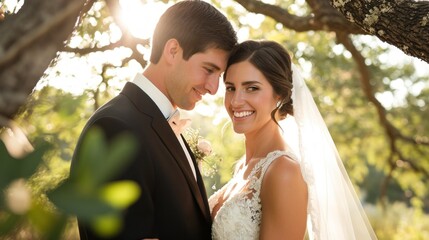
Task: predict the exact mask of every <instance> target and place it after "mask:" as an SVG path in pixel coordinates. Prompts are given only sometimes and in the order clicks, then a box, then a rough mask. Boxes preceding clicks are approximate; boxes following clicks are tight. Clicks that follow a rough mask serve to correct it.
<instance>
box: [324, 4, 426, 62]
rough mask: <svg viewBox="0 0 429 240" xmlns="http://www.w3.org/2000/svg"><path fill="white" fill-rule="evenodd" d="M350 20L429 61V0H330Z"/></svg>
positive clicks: (409, 52) (370, 32)
mask: <svg viewBox="0 0 429 240" xmlns="http://www.w3.org/2000/svg"><path fill="white" fill-rule="evenodd" d="M330 2H331V4H332V6H333V7H335V8H336V9H338V10H339V11H340V12H341V13H342V14H343V15H344V16H345V17H346V18H347V19H348V20H349V21H350V22H352V23H355V24H357V25H358V26H359V27H361V28H362V29H363V30H365V31H366V32H367V33H369V34H371V35H375V36H377V37H378V38H379V39H381V40H383V41H385V42H387V43H389V44H391V45H394V46H396V47H398V48H399V49H401V50H402V51H403V52H404V53H406V54H408V55H411V56H414V57H417V58H419V59H421V60H423V61H425V62H427V63H429V44H428V41H429V1H419V0H414V1H411V0H407V1H405V0H376V1H368V0H330Z"/></svg>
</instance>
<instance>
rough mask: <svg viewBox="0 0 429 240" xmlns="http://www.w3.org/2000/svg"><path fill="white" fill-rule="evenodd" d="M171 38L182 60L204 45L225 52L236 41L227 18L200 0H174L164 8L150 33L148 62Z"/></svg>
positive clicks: (204, 47)
mask: <svg viewBox="0 0 429 240" xmlns="http://www.w3.org/2000/svg"><path fill="white" fill-rule="evenodd" d="M172 38H174V39H176V40H177V41H178V42H179V44H180V46H181V47H182V49H183V58H184V59H185V60H188V59H189V58H190V57H191V56H192V55H193V54H195V53H198V52H204V51H205V50H206V49H208V48H219V49H222V50H225V51H228V52H229V51H231V50H232V48H233V47H234V46H235V44H236V43H237V36H236V33H235V31H234V29H233V28H232V26H231V23H230V22H229V21H228V19H227V18H226V17H225V16H224V15H223V14H222V13H221V12H220V11H219V10H217V9H216V8H215V7H214V6H212V5H210V4H209V3H206V2H203V1H182V2H178V3H176V4H174V5H173V6H171V7H170V8H168V9H167V10H166V11H165V13H164V14H163V15H162V16H161V18H160V19H159V21H158V24H157V25H156V27H155V31H154V34H153V37H152V52H151V57H150V61H151V62H152V63H158V61H159V59H160V58H161V55H162V51H163V49H164V46H165V43H166V42H167V41H168V40H169V39H172Z"/></svg>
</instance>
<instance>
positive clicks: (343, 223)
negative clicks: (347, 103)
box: [280, 64, 377, 240]
mask: <svg viewBox="0 0 429 240" xmlns="http://www.w3.org/2000/svg"><path fill="white" fill-rule="evenodd" d="M292 71H293V89H292V100H293V106H294V116H288V117H287V118H286V119H285V120H282V121H280V126H281V127H282V129H283V132H284V133H283V134H284V139H285V141H286V142H287V143H288V145H289V146H290V147H291V148H292V150H293V151H294V152H295V154H296V155H297V156H298V158H299V159H300V164H301V171H302V174H303V176H304V179H305V181H306V183H307V186H308V192H309V199H308V201H309V202H308V216H309V219H308V220H309V221H308V224H307V226H308V232H309V235H310V239H317V240H345V239H348V240H354V239H355V240H365V239H377V237H376V235H375V233H374V231H373V229H372V227H371V225H370V223H369V221H368V219H367V217H366V215H365V212H364V210H363V208H362V205H361V202H360V201H359V199H358V197H357V195H356V192H355V190H354V188H353V185H352V183H351V182H350V179H349V177H348V175H347V172H346V170H345V168H344V165H343V163H342V161H341V159H340V156H339V154H338V152H337V148H336V146H335V144H334V142H333V140H332V137H331V135H330V133H329V131H328V128H327V127H326V124H325V122H324V120H323V118H322V116H321V115H320V112H319V110H318V108H317V106H316V104H315V102H314V100H313V97H312V95H311V93H310V91H309V89H308V88H307V85H306V84H305V82H304V79H303V78H302V76H301V74H300V71H299V69H298V68H297V67H296V66H294V65H293V64H292Z"/></svg>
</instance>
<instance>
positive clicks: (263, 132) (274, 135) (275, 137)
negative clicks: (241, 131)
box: [245, 123, 286, 162]
mask: <svg viewBox="0 0 429 240" xmlns="http://www.w3.org/2000/svg"><path fill="white" fill-rule="evenodd" d="M273 124H274V125H273ZM273 124H270V125H268V126H265V127H263V128H261V129H259V130H258V131H256V132H253V133H249V134H246V140H245V147H246V162H249V161H250V160H251V159H255V158H264V157H265V156H267V154H268V153H270V152H272V151H274V150H285V149H286V146H285V143H284V141H283V137H282V135H281V133H280V129H279V128H278V126H277V125H275V123H273Z"/></svg>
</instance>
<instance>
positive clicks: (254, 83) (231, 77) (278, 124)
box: [209, 41, 376, 240]
mask: <svg viewBox="0 0 429 240" xmlns="http://www.w3.org/2000/svg"><path fill="white" fill-rule="evenodd" d="M224 82H225V86H226V93H225V107H226V110H227V112H228V114H229V116H230V118H231V120H232V124H233V128H234V131H235V132H237V133H242V134H244V136H245V149H246V154H245V156H244V157H243V158H242V159H241V160H239V161H238V163H237V165H236V169H235V172H234V176H233V178H232V179H231V180H230V181H229V182H228V183H227V184H225V185H224V186H223V187H222V188H221V189H220V190H218V191H217V192H216V193H214V194H213V195H212V196H211V197H210V199H209V204H210V210H211V213H212V218H213V226H212V231H213V232H212V237H213V239H220V240H225V239H246V240H247V239H304V237H305V235H306V232H308V234H309V237H310V238H311V239H321V240H325V239H326V240H328V239H329V240H332V239H333V240H336V239H338V240H339V239H341V240H343V239H357V240H362V239H376V236H375V234H374V232H373V230H372V228H371V226H370V224H369V222H368V220H367V218H366V216H365V213H364V211H363V209H362V206H361V203H360V202H359V199H358V198H357V196H356V194H355V192H354V189H353V187H352V185H351V183H350V180H349V178H348V176H347V173H346V171H345V169H344V167H343V164H342V162H341V159H340V158H339V156H338V153H337V150H336V147H335V145H334V143H333V141H332V138H331V136H330V134H329V132H328V130H327V128H326V125H325V123H324V121H323V119H322V117H321V115H320V113H319V111H318V109H317V107H316V105H315V103H314V101H313V99H312V96H311V94H310V92H309V91H308V89H307V87H306V85H305V83H304V80H303V79H302V77H301V76H300V75H299V74H298V70H296V69H295V67H294V66H293V64H291V59H290V56H289V54H288V53H287V51H286V50H285V49H284V48H283V47H282V46H281V45H280V44H278V43H276V42H272V41H245V42H243V43H241V44H239V45H238V46H237V47H236V49H235V50H234V51H233V52H232V53H231V56H230V59H229V61H228V65H227V69H226V71H225V74H224Z"/></svg>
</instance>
